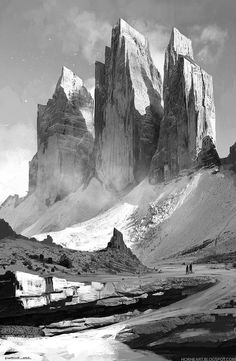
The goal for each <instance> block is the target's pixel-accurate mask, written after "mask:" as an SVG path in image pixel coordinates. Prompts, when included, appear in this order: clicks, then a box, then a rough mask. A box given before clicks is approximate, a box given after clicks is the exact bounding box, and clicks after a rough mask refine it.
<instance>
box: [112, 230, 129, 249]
mask: <svg viewBox="0 0 236 361" xmlns="http://www.w3.org/2000/svg"><path fill="white" fill-rule="evenodd" d="M107 248H108V249H109V248H110V249H113V250H117V251H121V252H127V250H128V247H127V246H126V244H125V242H124V240H123V234H122V233H121V232H120V231H118V229H116V228H114V230H113V236H112V237H111V240H110V242H109V243H108V245H107Z"/></svg>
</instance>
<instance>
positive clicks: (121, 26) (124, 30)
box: [113, 18, 148, 46]
mask: <svg viewBox="0 0 236 361" xmlns="http://www.w3.org/2000/svg"><path fill="white" fill-rule="evenodd" d="M113 29H118V31H119V35H121V36H124V37H126V38H129V37H131V38H135V39H137V40H138V41H139V42H140V43H141V44H142V45H143V46H145V45H147V44H148V41H147V39H146V37H145V36H144V35H143V34H141V33H140V32H138V31H137V30H136V29H134V28H133V27H132V26H131V25H129V24H128V23H127V22H126V21H125V20H124V19H122V18H119V20H118V23H117V24H116V25H115V26H114V28H113Z"/></svg>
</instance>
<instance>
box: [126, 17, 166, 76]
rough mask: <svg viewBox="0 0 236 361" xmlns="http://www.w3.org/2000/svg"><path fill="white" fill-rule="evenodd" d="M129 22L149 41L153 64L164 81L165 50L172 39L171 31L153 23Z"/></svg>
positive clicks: (130, 20)
mask: <svg viewBox="0 0 236 361" xmlns="http://www.w3.org/2000/svg"><path fill="white" fill-rule="evenodd" d="M128 22H129V23H130V24H131V25H132V26H133V27H134V28H135V29H137V30H138V31H140V32H141V33H142V34H143V35H145V37H146V38H147V39H148V41H149V46H150V52H151V55H152V58H153V62H154V64H155V66H156V67H157V69H158V70H159V72H160V73H161V76H162V79H163V76H164V60H165V59H164V58H165V49H166V47H167V44H168V41H169V38H170V29H169V28H167V27H165V26H163V25H160V24H157V23H156V22H155V23H154V22H151V21H148V22H144V21H142V20H137V19H136V20H132V19H128Z"/></svg>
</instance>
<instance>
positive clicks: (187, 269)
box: [186, 264, 188, 275]
mask: <svg viewBox="0 0 236 361" xmlns="http://www.w3.org/2000/svg"><path fill="white" fill-rule="evenodd" d="M187 274H188V264H187V266H186V275H187Z"/></svg>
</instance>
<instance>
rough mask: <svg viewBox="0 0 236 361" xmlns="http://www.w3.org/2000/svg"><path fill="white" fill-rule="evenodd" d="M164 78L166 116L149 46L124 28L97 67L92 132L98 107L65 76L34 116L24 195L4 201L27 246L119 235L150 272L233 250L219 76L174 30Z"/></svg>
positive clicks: (85, 243) (235, 196) (229, 164)
mask: <svg viewBox="0 0 236 361" xmlns="http://www.w3.org/2000/svg"><path fill="white" fill-rule="evenodd" d="M164 70H165V71H164V86H163V88H164V94H163V95H164V113H163V109H162V106H161V92H162V91H161V88H162V83H161V78H160V74H159V72H158V70H157V69H156V68H155V67H154V65H153V62H152V59H151V56H150V53H149V47H148V42H147V40H146V39H145V37H143V36H142V35H141V34H140V33H138V32H137V31H136V30H135V29H133V28H132V27H130V26H129V25H128V24H127V23H125V22H124V21H123V20H120V21H119V23H118V24H117V25H116V26H115V27H114V28H113V30H112V39H111V47H110V48H108V47H107V48H106V50H105V63H104V64H103V63H99V62H96V65H95V78H96V85H95V109H94V128H93V121H92V115H91V114H92V112H93V101H92V99H91V97H90V95H89V94H88V91H87V90H86V89H85V88H84V86H83V82H82V80H80V78H78V77H77V76H76V75H75V74H73V72H71V71H69V70H68V69H66V68H63V71H62V75H61V77H60V79H59V82H58V84H57V87H56V90H55V93H54V95H53V98H52V99H51V100H49V101H48V103H47V105H46V106H40V107H39V110H38V152H37V154H36V156H35V157H34V158H33V160H32V161H31V163H30V172H29V173H30V181H29V185H30V186H29V194H28V196H27V197H25V198H23V199H20V198H19V197H17V196H12V197H8V199H7V200H6V201H5V202H4V203H3V204H2V206H1V207H0V217H1V218H4V219H5V220H6V221H7V222H9V223H10V224H11V225H12V227H13V229H14V231H16V232H18V233H22V234H23V235H25V236H27V237H32V236H34V237H36V238H37V239H38V240H43V239H45V237H46V236H47V235H48V234H50V235H51V236H52V238H53V240H54V242H55V243H57V244H59V245H61V246H63V247H67V248H71V249H76V250H84V251H93V250H99V249H102V248H105V247H106V242H107V239H108V237H109V236H110V233H111V230H112V229H113V228H116V229H119V230H120V231H121V232H122V233H123V236H124V242H125V244H126V245H127V246H129V247H130V248H131V249H132V251H133V252H134V253H135V254H136V255H137V256H138V257H139V258H140V259H141V260H142V262H144V263H145V264H147V265H152V266H153V265H156V264H157V263H158V262H162V261H164V260H165V259H166V258H173V259H176V257H177V258H178V259H180V258H181V257H182V258H184V257H185V256H186V255H190V256H192V257H195V258H196V257H198V253H199V252H200V251H201V252H206V253H209V254H211V253H212V254H213V253H214V254H216V253H224V252H233V251H234V250H235V251H236V246H235V242H234V239H235V235H236V226H235V225H236V219H235V217H236V213H235V201H236V193H235V184H236V179H235V173H234V172H235V159H236V157H235V146H233V147H231V148H230V155H229V157H227V158H225V159H222V160H220V159H219V156H218V153H217V149H216V144H215V108H214V97H213V83H212V78H211V76H210V75H209V74H207V73H206V72H205V71H204V70H202V69H201V68H200V67H199V66H198V65H197V64H196V62H195V60H194V59H193V49H192V44H191V40H190V39H188V38H186V37H185V36H184V35H182V34H181V33H180V32H179V31H178V30H177V29H173V31H172V34H171V38H170V42H169V45H168V47H167V50H166V56H165V69H164ZM162 115H163V117H162ZM114 236H115V239H116V238H118V239H119V238H120V237H119V233H116V234H115V235H114ZM113 241H114V240H113ZM115 244H116V242H113V246H114V245H115ZM122 247H123V246H122ZM201 255H202V254H201ZM186 257H187V256H186Z"/></svg>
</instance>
